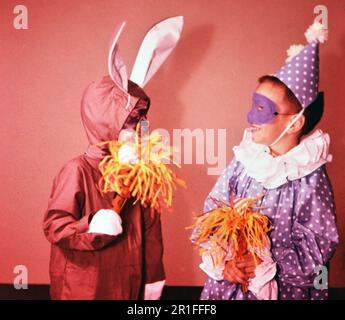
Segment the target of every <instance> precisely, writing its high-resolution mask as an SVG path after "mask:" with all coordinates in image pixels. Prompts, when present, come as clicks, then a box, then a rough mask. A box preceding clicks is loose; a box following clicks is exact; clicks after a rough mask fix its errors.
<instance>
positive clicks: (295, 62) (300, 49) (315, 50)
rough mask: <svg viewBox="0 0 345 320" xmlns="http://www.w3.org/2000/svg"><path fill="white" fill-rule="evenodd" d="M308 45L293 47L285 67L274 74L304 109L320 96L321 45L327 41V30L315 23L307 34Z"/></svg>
mask: <svg viewBox="0 0 345 320" xmlns="http://www.w3.org/2000/svg"><path fill="white" fill-rule="evenodd" d="M305 36H306V38H307V41H308V42H309V44H308V45H306V46H303V45H292V46H290V48H289V49H288V50H287V53H288V58H287V60H286V63H285V65H284V66H283V67H282V68H281V69H280V70H279V71H278V72H276V73H275V74H274V76H275V77H277V78H278V79H279V80H281V81H282V82H284V83H285V84H286V85H287V86H288V87H289V88H290V90H291V91H292V92H293V93H294V94H295V96H296V98H297V99H298V100H299V102H300V103H301V105H302V107H303V108H306V107H308V106H309V105H310V104H311V103H312V102H313V101H314V100H315V99H316V98H317V96H318V94H319V43H323V42H324V41H326V40H327V29H325V28H324V26H323V25H322V24H321V23H319V22H315V23H314V24H313V25H311V26H310V27H309V28H308V30H307V31H306V33H305Z"/></svg>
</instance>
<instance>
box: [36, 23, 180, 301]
mask: <svg viewBox="0 0 345 320" xmlns="http://www.w3.org/2000/svg"><path fill="white" fill-rule="evenodd" d="M124 25H125V24H124V23H123V24H122V25H121V26H119V28H117V29H116V30H115V31H116V32H115V37H114V40H113V42H112V45H111V49H110V51H109V56H108V69H109V75H107V76H105V77H103V78H102V79H101V80H99V81H94V82H92V83H91V84H90V85H89V86H88V87H87V88H86V90H85V92H84V95H83V98H82V103H81V116H82V121H83V125H84V127H85V130H86V134H87V137H88V140H89V142H90V145H89V147H88V149H87V151H86V152H85V153H84V154H83V155H80V156H77V157H76V158H74V159H72V160H70V161H69V162H67V163H66V164H65V165H64V166H63V167H62V169H61V170H60V172H59V173H58V174H57V176H56V177H55V179H54V182H53V187H52V191H51V194H50V198H49V203H48V208H47V211H46V213H45V216H44V222H43V229H44V233H45V236H46V237H47V239H48V240H49V241H50V242H51V257H50V269H49V271H50V280H51V286H50V294H51V298H52V299H159V298H160V295H161V292H162V289H163V286H164V282H165V274H164V268H163V262H162V256H163V243H162V234H161V222H160V215H159V214H154V215H151V214H150V209H149V208H147V209H145V208H143V207H142V206H141V205H140V204H139V203H137V204H135V205H133V201H132V200H133V199H131V198H129V199H126V197H128V194H127V192H126V190H125V188H124V192H123V194H115V193H106V194H102V193H101V192H100V190H99V189H98V188H97V183H98V181H99V179H100V178H101V173H100V171H99V168H98V165H99V163H100V161H101V159H102V158H103V157H104V156H105V155H106V154H107V153H108V150H107V149H106V148H105V147H101V146H99V145H98V146H97V145H96V144H98V143H99V142H102V141H109V140H117V139H118V138H119V135H120V131H121V130H122V129H135V127H136V125H137V123H138V122H139V121H141V120H142V119H145V118H146V113H147V111H148V108H149V103H150V100H149V98H148V97H147V95H146V94H145V92H144V91H143V89H142V88H143V87H144V86H145V84H146V83H147V82H148V81H149V80H150V79H151V78H152V76H153V75H154V74H155V72H156V71H157V70H158V69H159V67H160V66H161V64H162V63H163V62H164V60H165V59H166V58H167V57H168V55H169V54H170V53H171V52H172V50H173V49H174V47H175V45H176V44H177V42H178V40H179V38H180V34H181V31H182V26H183V18H182V17H174V18H169V19H166V20H164V21H162V22H160V23H158V24H156V25H155V26H154V27H153V28H152V29H151V30H150V31H149V32H148V33H147V35H146V37H145V39H144V41H143V43H142V46H141V48H140V51H139V53H138V56H137V60H136V62H135V64H134V67H133V71H132V74H131V77H130V80H128V78H127V72H126V67H125V65H124V63H123V61H122V59H121V57H120V55H119V52H118V44H117V43H118V38H119V36H120V34H121V32H122V30H123V28H124ZM129 158H131V157H129ZM114 198H115V200H116V201H115V203H116V206H114V207H115V210H114V207H113V206H112V200H113V199H114ZM125 200H127V201H126V202H125Z"/></svg>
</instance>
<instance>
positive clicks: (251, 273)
mask: <svg viewBox="0 0 345 320" xmlns="http://www.w3.org/2000/svg"><path fill="white" fill-rule="evenodd" d="M256 263H257V265H256V264H255V261H254V257H253V255H252V254H251V253H247V254H246V255H244V256H243V258H242V259H240V260H237V261H236V267H237V268H238V269H240V270H242V272H243V273H244V274H245V275H246V276H247V277H248V278H249V279H252V278H254V277H255V268H256V267H257V266H258V265H259V264H260V263H262V260H261V259H260V258H258V257H257V256H256Z"/></svg>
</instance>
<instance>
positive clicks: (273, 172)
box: [233, 129, 332, 189]
mask: <svg viewBox="0 0 345 320" xmlns="http://www.w3.org/2000/svg"><path fill="white" fill-rule="evenodd" d="M329 143H330V138H329V135H328V134H327V133H323V132H322V131H321V130H316V131H315V132H314V133H312V134H311V135H309V136H307V137H305V138H303V139H302V140H301V142H300V143H299V144H298V145H297V146H296V147H294V148H292V149H291V150H289V151H288V152H287V153H285V154H283V155H281V156H277V157H273V156H272V155H271V154H270V150H269V148H268V147H267V146H266V145H263V144H257V143H254V142H253V141H252V135H251V132H250V130H249V129H246V130H245V131H244V136H243V139H242V142H241V143H240V144H239V145H238V146H235V147H234V148H233V151H234V154H235V158H236V160H237V161H239V162H240V163H241V164H242V165H243V166H244V168H245V171H246V173H247V174H248V175H249V176H250V177H251V178H253V179H255V180H257V181H258V182H260V183H261V184H262V185H263V186H264V187H265V188H266V189H274V188H277V187H279V186H281V185H283V184H285V183H287V182H288V181H291V180H296V179H300V178H302V177H304V176H306V175H308V174H310V173H311V172H313V171H314V170H316V169H317V168H319V167H320V166H322V165H323V164H325V163H327V162H330V161H332V155H330V154H329Z"/></svg>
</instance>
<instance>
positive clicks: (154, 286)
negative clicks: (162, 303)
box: [144, 280, 165, 300]
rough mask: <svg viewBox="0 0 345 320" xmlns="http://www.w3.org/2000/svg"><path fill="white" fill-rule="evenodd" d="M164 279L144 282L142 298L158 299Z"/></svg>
mask: <svg viewBox="0 0 345 320" xmlns="http://www.w3.org/2000/svg"><path fill="white" fill-rule="evenodd" d="M164 284H165V280H162V281H157V282H154V283H147V284H145V293H144V300H159V298H160V297H161V295H162V291H163V288H164Z"/></svg>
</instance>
